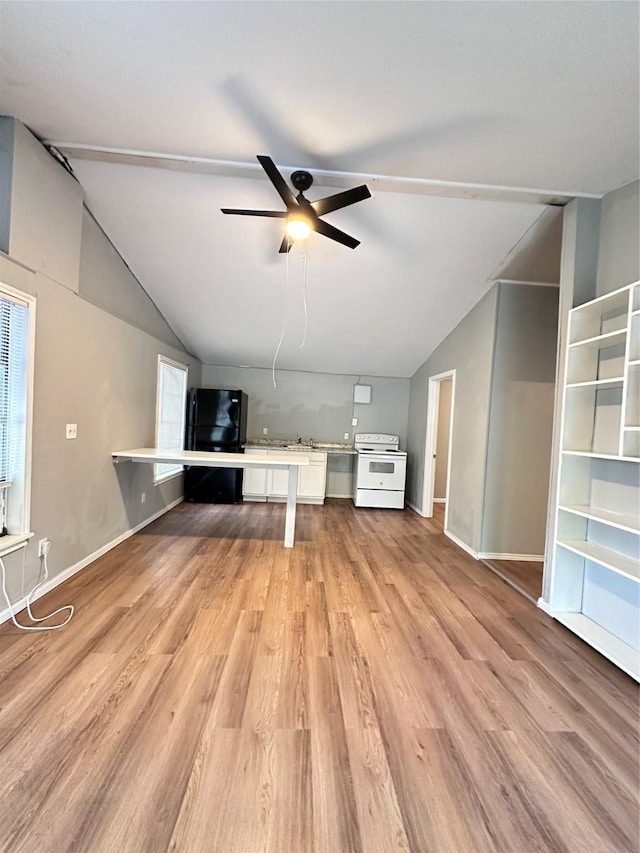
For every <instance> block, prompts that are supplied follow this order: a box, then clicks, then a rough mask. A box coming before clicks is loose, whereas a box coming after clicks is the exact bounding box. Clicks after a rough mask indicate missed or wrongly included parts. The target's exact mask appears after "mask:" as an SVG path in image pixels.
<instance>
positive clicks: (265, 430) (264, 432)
mask: <svg viewBox="0 0 640 853" xmlns="http://www.w3.org/2000/svg"><path fill="white" fill-rule="evenodd" d="M262 434H263V435H269V430H268V429H267V427H262Z"/></svg>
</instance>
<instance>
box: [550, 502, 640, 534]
mask: <svg viewBox="0 0 640 853" xmlns="http://www.w3.org/2000/svg"><path fill="white" fill-rule="evenodd" d="M558 509H562V510H564V511H565V512H571V513H573V514H574V515H579V516H581V517H582V518H590V519H592V520H593V521H600V522H602V523H603V524H608V525H610V526H611V527H615V528H617V529H618V530H627V531H628V532H629V533H640V518H638V517H637V516H633V515H623V514H622V513H619V512H611V511H610V510H606V509H600V508H599V507H593V506H583V505H571V506H569V505H561V506H559V507H558Z"/></svg>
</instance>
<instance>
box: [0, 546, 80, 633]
mask: <svg viewBox="0 0 640 853" xmlns="http://www.w3.org/2000/svg"><path fill="white" fill-rule="evenodd" d="M40 559H41V560H42V562H43V564H44V577H43V578H42V580H41V581H38V583H37V584H36V585H35V586H34V588H33V589H32V590H31V592H30V593H29V595H28V596H27V613H28V614H29V619H31V621H32V622H46V621H47V619H51V617H52V616H57V615H58V613H62V611H63V610H68V611H69V615H68V616H67V618H66V619H65V620H64V622H60V624H59V625H21V624H20V623H19V622H18V620H17V619H16V617H15V614H14V612H13V607H12V606H11V601H10V600H9V595H8V594H7V570H6V568H5V565H4V560H3V559H2V558H1V557H0V567H1V568H2V592H3V593H4V597H5V601H6V602H7V605H8V606H9V613H10V614H11V621H12V622H13V624H14V625H15V626H16V628H20V629H21V630H22V631H55V630H56V629H57V628H64V626H65V625H67V624H68V623H69V621H70V620H71V617H72V616H73V612H74V607H73V604H65V606H64V607H59V608H58V609H57V610H54V611H53V613H49V615H48V616H42V617H41V618H38V617H37V616H34V615H33V613H32V612H31V602H32V601H33V596H34V595H35V594H36V592H37V591H38V589H40V587H41V586H42V584H43V583H45V582H46V581H47V579H48V577H49V569H48V568H47V555H46V554H43V555H42V557H41V558H40Z"/></svg>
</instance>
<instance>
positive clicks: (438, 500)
mask: <svg viewBox="0 0 640 853" xmlns="http://www.w3.org/2000/svg"><path fill="white" fill-rule="evenodd" d="M433 502H434V504H446V502H447V499H446V498H434V499H433Z"/></svg>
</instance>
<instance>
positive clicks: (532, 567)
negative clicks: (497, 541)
mask: <svg viewBox="0 0 640 853" xmlns="http://www.w3.org/2000/svg"><path fill="white" fill-rule="evenodd" d="M482 562H483V563H485V564H486V565H487V566H489V567H490V568H492V569H493V570H494V571H496V572H497V573H498V574H499V575H501V576H502V577H504V578H506V579H507V581H509V582H510V583H512V584H513V585H514V587H516V589H519V590H520V592H522V593H524V594H525V595H528V596H529V598H530V599H531V600H532V601H533V602H537V601H538V599H539V598H540V596H541V595H542V573H543V570H544V563H543V562H538V561H537V560H493V559H491V560H483V561H482Z"/></svg>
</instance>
